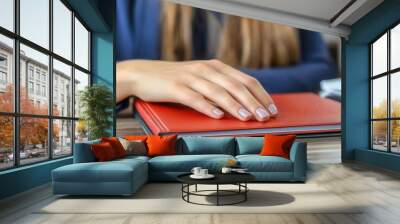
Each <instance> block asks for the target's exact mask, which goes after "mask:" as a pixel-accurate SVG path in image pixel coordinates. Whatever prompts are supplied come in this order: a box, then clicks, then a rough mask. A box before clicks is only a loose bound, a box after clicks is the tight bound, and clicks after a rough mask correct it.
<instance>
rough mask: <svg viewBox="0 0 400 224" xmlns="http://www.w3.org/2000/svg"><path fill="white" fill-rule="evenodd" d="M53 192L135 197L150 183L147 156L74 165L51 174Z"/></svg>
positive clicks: (58, 169) (60, 168)
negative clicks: (141, 188)
mask: <svg viewBox="0 0 400 224" xmlns="http://www.w3.org/2000/svg"><path fill="white" fill-rule="evenodd" d="M52 176H53V193H54V194H67V195H132V194H134V193H135V192H136V191H137V190H138V189H139V188H140V187H141V186H142V185H143V184H145V183H146V182H147V180H148V165H147V157H140V158H136V157H133V158H132V157H127V158H124V159H121V160H115V161H109V162H89V163H74V164H70V165H67V166H63V167H59V168H57V169H55V170H53V172H52Z"/></svg>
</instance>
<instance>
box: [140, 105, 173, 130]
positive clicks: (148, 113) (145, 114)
mask: <svg viewBox="0 0 400 224" xmlns="http://www.w3.org/2000/svg"><path fill="white" fill-rule="evenodd" d="M135 107H136V110H137V111H138V113H139V114H140V116H141V117H142V120H143V121H144V122H145V123H146V124H147V126H148V127H149V128H150V130H151V132H152V133H153V134H154V135H160V134H162V133H164V132H167V130H166V128H165V125H164V124H163V123H162V122H161V121H160V119H159V118H158V117H157V115H156V114H155V113H154V112H153V110H152V109H151V108H150V107H149V106H148V104H147V103H145V102H144V101H136V102H135Z"/></svg>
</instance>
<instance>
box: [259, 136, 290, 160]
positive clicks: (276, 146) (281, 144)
mask: <svg viewBox="0 0 400 224" xmlns="http://www.w3.org/2000/svg"><path fill="white" fill-rule="evenodd" d="M295 139H296V135H271V134H266V135H265V136H264V146H263V148H262V149H261V152H260V155H262V156H280V157H284V158H286V159H289V158H290V148H291V147H292V144H293V142H294V140H295Z"/></svg>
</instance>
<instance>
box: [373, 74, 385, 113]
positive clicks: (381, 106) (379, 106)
mask: <svg viewBox="0 0 400 224" xmlns="http://www.w3.org/2000/svg"><path fill="white" fill-rule="evenodd" d="M386 117H387V77H386V76H384V77H380V78H377V79H374V80H373V81H372V118H386Z"/></svg>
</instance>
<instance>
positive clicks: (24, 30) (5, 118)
mask: <svg viewBox="0 0 400 224" xmlns="http://www.w3.org/2000/svg"><path fill="white" fill-rule="evenodd" d="M50 2H51V3H52V4H49V3H50ZM2 4H3V3H2ZM4 4H11V6H10V7H5V8H11V9H12V8H13V6H14V2H13V1H12V0H11V1H6V2H4ZM4 4H3V5H4ZM3 5H2V6H3ZM16 11H18V13H16V14H15V13H14V10H13V11H12V12H10V13H9V14H10V16H13V17H15V16H17V15H19V16H20V18H11V21H13V20H14V19H15V20H17V21H19V23H18V24H16V25H17V26H18V27H17V29H15V31H14V29H12V30H9V29H8V30H9V31H7V32H6V31H3V30H2V29H0V83H5V84H6V85H7V86H10V87H11V88H7V89H4V90H3V91H2V90H1V88H0V123H1V124H2V128H1V130H0V139H1V141H0V170H3V169H10V168H14V167H19V166H23V165H25V164H32V163H38V162H42V161H46V160H50V159H55V158H59V157H63V156H70V155H72V152H73V143H74V142H75V141H80V140H85V139H86V138H87V136H86V133H87V131H86V127H85V126H84V125H82V124H80V123H79V122H78V119H79V113H77V112H76V110H75V109H74V108H73V107H71V105H74V104H76V103H78V102H79V95H78V93H79V91H81V90H82V89H83V88H84V87H85V86H88V85H89V84H90V82H89V81H86V80H90V74H91V72H90V67H89V65H90V60H89V59H90V55H89V52H90V47H91V46H90V41H89V37H90V32H89V30H88V29H87V26H85V25H84V24H83V23H82V21H81V20H80V19H78V18H77V17H76V16H75V12H73V11H72V10H71V8H70V7H67V5H65V2H64V1H61V0H51V1H49V0H35V1H19V7H18V8H16ZM39 11H40V12H43V13H39V14H38V13H36V12H39ZM46 11H47V12H48V13H45V12H46ZM51 15H52V16H51ZM50 24H52V25H53V27H52V29H50V28H49V26H50ZM0 26H2V24H0ZM33 27H34V29H33ZM2 28H6V29H7V27H2ZM16 31H18V33H17V32H16ZM50 32H52V35H50ZM21 37H23V38H21ZM50 38H53V39H50ZM50 42H52V43H53V45H52V46H51V45H50ZM73 43H75V45H73ZM17 45H18V48H17V49H20V50H19V51H18V52H17V51H15V49H16V46H17ZM73 46H75V48H73ZM82 47H86V49H78V48H82ZM14 54H17V55H14ZM72 55H75V57H74V58H73V57H72ZM15 56H18V57H15ZM14 58H19V59H20V60H19V61H14V60H13V59H14ZM4 59H6V60H4ZM7 59H8V60H7ZM49 61H52V62H53V63H49ZM16 66H18V68H19V69H18V71H19V73H18V74H17V78H18V80H19V81H18V82H17V83H19V88H15V85H16V83H15V82H14V78H13V77H15V76H16V75H15V74H14V68H15V67H16ZM50 71H53V73H52V74H50ZM76 73H79V75H78V77H75V74H76ZM51 79H53V85H50V84H51V83H50V80H51ZM82 80H84V81H85V82H82ZM59 81H62V85H61V84H60V83H61V82H59ZM66 86H67V88H65V87H66ZM68 86H79V88H68ZM0 87H1V86H0ZM50 88H52V89H50ZM14 91H20V94H19V98H14V95H15V93H14ZM47 93H49V94H47ZM60 96H61V100H57V99H58V98H59V97H60ZM60 101H62V102H60ZM51 103H53V105H51ZM14 105H17V108H19V111H14ZM50 106H51V107H50ZM49 108H51V109H49ZM38 115H40V116H38ZM15 130H18V131H17V132H16V131H15ZM33 132H35V133H37V134H36V135H35V136H33V135H32V133H33ZM15 144H17V145H15ZM14 152H16V154H15V153H14Z"/></svg>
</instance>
